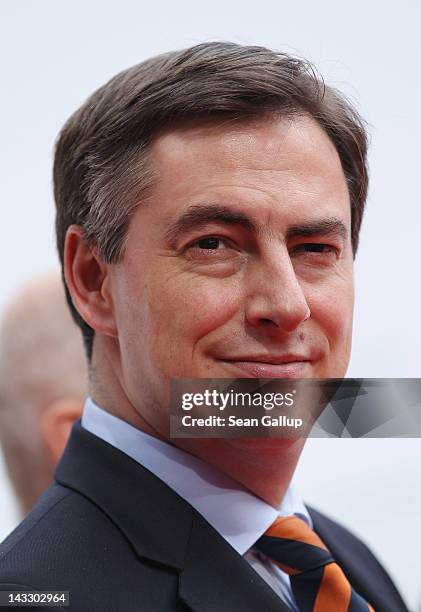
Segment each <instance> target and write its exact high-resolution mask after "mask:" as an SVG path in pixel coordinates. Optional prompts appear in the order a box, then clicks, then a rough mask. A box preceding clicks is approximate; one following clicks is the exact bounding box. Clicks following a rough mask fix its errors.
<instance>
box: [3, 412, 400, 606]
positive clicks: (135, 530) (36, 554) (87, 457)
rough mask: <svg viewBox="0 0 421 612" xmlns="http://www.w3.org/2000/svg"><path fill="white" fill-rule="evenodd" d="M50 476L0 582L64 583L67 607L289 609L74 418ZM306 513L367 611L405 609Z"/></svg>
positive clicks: (8, 548) (375, 570)
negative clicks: (51, 479)
mask: <svg viewBox="0 0 421 612" xmlns="http://www.w3.org/2000/svg"><path fill="white" fill-rule="evenodd" d="M55 479H56V482H55V483H54V484H53V485H52V486H51V487H50V489H49V490H48V491H47V492H46V493H45V494H44V496H43V497H42V498H41V499H40V501H39V502H38V504H37V505H36V507H35V508H34V510H33V511H32V512H31V513H30V514H29V516H28V517H27V518H26V519H25V520H24V521H23V522H22V523H21V524H20V525H19V527H17V529H16V530H15V531H14V532H13V533H12V534H11V535H10V536H9V537H8V538H7V539H6V540H5V541H4V542H3V544H2V545H1V546H0V590H9V589H10V590H13V589H15V590H18V589H24V588H31V589H36V590H48V589H51V590H66V591H70V608H63V609H67V610H69V609H70V610H75V611H78V612H99V611H101V612H104V611H107V612H135V611H136V612H139V611H142V612H149V611H150V612H152V611H154V612H166V611H170V610H194V611H197V612H199V611H200V612H218V611H221V612H237V611H238V612H275V611H276V612H286V611H287V610H288V608H287V606H286V605H285V604H283V603H282V601H281V600H280V599H279V598H278V596H277V595H276V594H275V593H274V591H273V590H272V589H271V588H270V587H269V586H268V585H267V584H266V583H265V582H264V581H263V580H262V579H261V578H260V576H259V575H258V574H257V573H256V572H255V571H254V570H253V569H252V568H251V566H250V565H249V564H248V563H247V561H245V560H244V559H243V557H242V556H241V555H239V554H238V553H237V552H236V551H235V550H234V549H233V548H232V547H231V546H230V545H229V544H228V543H227V542H226V541H225V540H224V539H223V538H222V537H221V536H220V535H219V534H218V533H217V532H216V531H215V530H214V529H213V528H212V527H211V526H210V525H209V524H208V523H207V522H206V520H205V519H204V518H203V517H202V516H201V515H199V514H198V513H197V512H196V511H195V510H194V509H193V508H192V507H191V506H190V504H188V503H187V502H186V501H184V500H183V499H182V498H180V497H179V496H178V495H177V494H176V493H174V492H173V491H172V490H171V489H170V488H169V487H167V485H165V484H164V483H163V482H162V481H161V480H159V479H158V478H157V477H156V476H154V475H153V474H152V473H151V472H149V471H148V470H147V469H145V468H143V467H141V466H139V465H138V464H137V463H136V462H135V461H133V460H132V459H130V458H129V457H127V456H126V455H125V454H124V453H122V452H120V451H119V450H117V449H115V448H114V447H112V446H111V445H109V444H107V443H106V442H104V441H103V440H101V439H100V438H98V437H97V436H94V435H93V434H91V433H89V432H88V431H86V430H84V429H83V428H82V427H81V426H80V424H79V423H77V424H76V425H75V426H74V428H73V431H72V435H71V438H70V440H69V443H68V445H67V447H66V450H65V453H64V456H63V458H62V460H61V462H60V464H59V466H58V468H57V472H56V477H55ZM226 511H227V512H229V511H230V509H229V508H228V507H227V508H226ZM310 513H311V516H312V518H313V521H314V525H315V530H316V531H317V533H318V534H319V535H320V537H321V538H322V539H323V540H324V541H325V543H326V544H327V546H328V547H329V548H330V550H331V551H332V553H333V556H334V557H335V558H336V560H337V561H338V563H339V564H340V565H341V566H342V568H343V570H344V571H345V573H346V575H347V576H348V578H349V580H350V581H351V583H352V585H353V586H354V588H355V589H356V590H357V591H358V592H359V593H360V594H361V595H362V596H363V597H365V598H366V599H367V600H368V601H370V602H371V603H372V605H373V606H374V608H375V610H376V612H401V611H402V612H403V611H407V608H406V607H405V605H404V603H403V601H402V599H401V598H400V596H399V594H398V593H397V591H396V589H395V587H394V586H393V584H392V582H391V580H390V578H389V577H388V575H387V574H386V572H385V571H384V569H383V568H382V567H381V566H380V565H379V563H378V561H377V560H376V559H375V558H374V556H373V555H372V553H371V552H370V551H369V550H368V549H367V548H366V546H365V545H364V544H363V543H362V542H360V540H358V539H357V538H355V537H354V536H353V535H351V534H350V533H349V532H348V531H346V530H345V529H344V528H343V527H341V526H340V525H338V524H337V523H335V522H333V521H331V520H330V519H328V518H326V517H325V516H323V515H322V514H320V513H319V512H316V511H315V510H312V509H310ZM22 609H23V608H22ZM29 609H30V608H25V610H29ZM33 609H34V610H38V611H39V610H41V608H33ZM45 609H47V608H45ZM48 609H49V610H51V608H48ZM52 609H54V608H52ZM56 609H57V608H56Z"/></svg>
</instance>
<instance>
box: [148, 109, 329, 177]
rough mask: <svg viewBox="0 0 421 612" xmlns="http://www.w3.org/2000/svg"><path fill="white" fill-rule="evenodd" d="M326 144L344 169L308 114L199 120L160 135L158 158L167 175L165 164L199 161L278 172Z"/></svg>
mask: <svg viewBox="0 0 421 612" xmlns="http://www.w3.org/2000/svg"><path fill="white" fill-rule="evenodd" d="M321 146H322V147H323V153H324V155H325V156H326V155H329V157H330V162H331V163H332V162H333V163H334V165H335V166H340V160H339V156H338V154H337V151H336V149H335V146H334V145H333V143H332V142H331V140H330V138H329V137H328V135H327V134H326V133H325V132H324V130H323V129H322V128H321V127H320V126H319V124H318V123H317V122H316V121H315V120H314V119H313V118H311V117H309V116H307V115H296V116H294V117H277V116H273V115H270V116H263V117H260V118H253V119H247V120H244V119H242V120H234V119H231V120H230V119H225V120H219V121H213V120H208V121H199V120H196V121H194V122H186V123H182V124H180V125H178V126H177V127H175V128H174V129H171V130H166V131H164V132H163V133H161V134H160V135H159V136H158V137H156V138H155V140H154V143H153V145H152V159H153V160H154V162H155V165H158V166H160V170H161V171H162V169H163V168H165V166H167V167H168V166H181V165H183V164H185V163H186V162H194V166H195V167H197V166H200V163H201V161H204V160H206V161H207V162H212V163H214V164H215V165H216V166H219V167H221V168H224V167H227V169H231V170H233V169H236V168H237V167H238V165H239V164H241V162H242V161H244V162H245V163H246V164H247V167H248V168H249V169H251V168H256V169H265V168H267V169H274V168H276V166H277V165H279V164H280V163H281V162H286V161H287V160H288V159H291V158H292V157H297V158H299V159H302V158H303V157H308V156H309V155H311V154H313V153H314V149H315V147H316V148H318V149H320V147H321ZM257 151H258V153H259V155H258V156H256V152H257ZM198 152H199V153H200V157H198V156H197V155H198Z"/></svg>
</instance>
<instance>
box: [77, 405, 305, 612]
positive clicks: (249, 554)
mask: <svg viewBox="0 0 421 612" xmlns="http://www.w3.org/2000/svg"><path fill="white" fill-rule="evenodd" d="M82 427H84V428H85V429H87V430H88V431H90V432H91V433H93V434H95V435H96V436H98V437H99V438H102V439H103V440H104V441H105V442H108V443H109V444H111V445H112V446H114V447H115V448H118V449H119V450H120V451H122V452H123V453H125V454H126V455H128V456H129V457H131V458H132V459H134V460H135V461H137V462H138V463H140V464H141V465H143V466H144V467H145V468H147V469H148V470H149V471H150V472H152V473H153V474H155V475H156V476H157V477H158V478H160V479H161V480H162V481H163V482H165V483H166V484H167V485H168V486H169V487H170V488H171V489H173V490H174V491H175V492H176V493H178V495H180V497H182V498H183V499H185V500H186V501H187V502H189V504H191V505H192V506H193V508H195V509H196V510H197V512H199V514H201V515H202V516H203V517H204V518H205V519H206V520H207V521H208V523H210V524H211V525H212V527H213V528H214V529H216V531H218V533H220V534H221V536H222V537H223V538H225V540H226V541H227V542H228V543H229V544H231V546H232V547H233V548H234V549H235V550H236V551H237V552H238V553H239V554H240V555H243V556H244V558H245V559H246V560H247V561H248V562H249V563H250V565H251V566H252V567H253V568H254V569H255V571H256V572H258V573H259V574H260V576H261V577H262V578H263V579H264V580H265V581H266V582H267V583H268V584H269V585H270V586H271V587H272V589H273V590H274V591H275V592H276V593H277V594H278V595H279V596H280V597H281V598H282V599H283V601H284V602H285V603H287V604H288V605H289V606H290V608H291V609H292V610H294V611H296V612H299V610H298V607H297V605H296V603H295V600H294V596H293V594H292V590H291V584H290V580H289V576H288V575H287V574H286V573H285V572H283V571H282V570H281V569H280V568H279V567H278V566H277V565H275V564H274V563H273V562H272V561H270V560H269V559H268V558H267V557H266V556H265V555H263V554H262V553H260V552H259V551H257V550H256V549H254V548H253V544H254V543H255V542H256V540H258V538H260V536H262V535H263V534H264V532H265V531H266V529H267V528H268V527H269V526H270V525H271V524H272V523H273V521H274V520H275V518H276V517H277V516H287V515H290V514H297V515H298V516H300V518H302V519H304V520H305V521H306V522H307V523H308V524H309V525H310V527H312V521H311V518H310V515H309V513H308V511H307V508H306V507H305V506H304V504H303V502H302V500H301V499H300V498H299V497H298V496H297V495H296V494H295V493H294V492H293V490H292V487H291V486H290V487H289V488H288V490H287V492H286V494H285V497H284V499H283V501H282V503H281V505H280V506H279V508H274V507H272V506H270V505H269V504H267V503H266V502H264V501H263V500H261V499H259V498H258V497H256V496H255V495H253V494H252V493H251V492H250V491H248V490H247V489H246V488H245V487H243V486H242V485H241V484H240V483H238V482H236V481H235V480H233V479H231V478H229V477H228V476H226V475H225V474H224V473H223V472H221V471H220V470H218V469H217V468H214V467H212V466H211V465H209V464H207V463H205V462H204V461H203V460H202V459H199V458H198V457H194V456H193V455H191V454H190V453H187V452H185V451H183V450H181V449H179V448H176V447H175V446H172V445H171V444H169V443H167V442H163V441H162V440H158V439H157V438H154V437H153V436H150V435H149V434H146V433H145V432H143V431H140V430H139V429H136V428H135V427H133V426H132V425H129V424H128V423H126V422H125V421H123V420H122V419H119V418H117V417H115V416H114V415H112V414H110V413H109V412H106V411H105V410H103V409H102V408H100V407H99V406H97V405H96V404H95V403H94V402H93V400H92V399H90V398H88V399H87V401H86V403H85V407H84V411H83V415H82Z"/></svg>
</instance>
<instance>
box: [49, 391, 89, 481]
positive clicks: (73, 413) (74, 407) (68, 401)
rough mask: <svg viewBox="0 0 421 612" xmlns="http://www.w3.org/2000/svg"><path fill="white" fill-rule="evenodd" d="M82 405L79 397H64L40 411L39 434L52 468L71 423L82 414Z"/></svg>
mask: <svg viewBox="0 0 421 612" xmlns="http://www.w3.org/2000/svg"><path fill="white" fill-rule="evenodd" d="M83 405H84V400H83V399H82V398H81V397H64V398H62V399H59V400H57V401H55V402H53V403H52V404H50V405H49V406H48V407H47V408H46V409H45V410H44V411H43V412H42V416H41V435H42V438H43V441H44V444H45V447H46V448H47V451H48V455H49V461H50V465H51V468H52V469H54V468H55V466H56V464H57V462H58V460H59V459H60V457H61V455H62V454H63V451H64V448H65V446H66V444H67V440H68V438H69V435H70V431H71V429H72V426H73V423H74V422H75V421H77V420H78V419H79V418H80V417H81V415H82V410H83Z"/></svg>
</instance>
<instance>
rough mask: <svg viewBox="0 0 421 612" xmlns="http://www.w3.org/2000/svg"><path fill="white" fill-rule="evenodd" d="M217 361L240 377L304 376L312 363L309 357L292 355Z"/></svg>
mask: <svg viewBox="0 0 421 612" xmlns="http://www.w3.org/2000/svg"><path fill="white" fill-rule="evenodd" d="M219 361H222V362H223V363H225V364H227V365H228V366H229V367H230V369H231V368H232V371H233V373H234V372H236V373H237V374H236V375H237V377H240V374H241V377H242V378H250V377H251V378H305V377H307V376H308V374H309V371H310V368H311V365H312V360H311V359H308V358H305V357H300V356H293V355H291V356H288V355H285V356H283V357H271V356H267V355H265V356H259V357H257V356H253V357H238V358H233V359H232V358H230V359H220V360H219ZM245 375H246V376H245Z"/></svg>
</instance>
